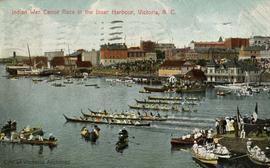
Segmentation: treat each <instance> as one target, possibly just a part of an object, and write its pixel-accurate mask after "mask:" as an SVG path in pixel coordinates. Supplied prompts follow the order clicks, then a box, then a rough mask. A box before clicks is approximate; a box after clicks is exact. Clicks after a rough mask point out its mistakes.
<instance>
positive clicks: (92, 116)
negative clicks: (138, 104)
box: [81, 112, 167, 121]
mask: <svg viewBox="0 0 270 168" xmlns="http://www.w3.org/2000/svg"><path fill="white" fill-rule="evenodd" d="M81 113H82V115H83V116H84V117H90V118H107V119H117V120H138V121H142V120H145V121H166V120H167V118H163V117H157V116H140V117H128V116H122V117H120V116H119V115H115V114H107V115H95V114H86V113H83V112H81Z"/></svg>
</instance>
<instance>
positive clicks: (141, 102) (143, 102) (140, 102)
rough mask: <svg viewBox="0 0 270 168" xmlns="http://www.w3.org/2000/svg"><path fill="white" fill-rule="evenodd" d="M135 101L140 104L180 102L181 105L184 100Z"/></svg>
mask: <svg viewBox="0 0 270 168" xmlns="http://www.w3.org/2000/svg"><path fill="white" fill-rule="evenodd" d="M135 101H136V102H137V103H139V104H179V105H181V104H182V102H180V101H164V100H137V99H135Z"/></svg>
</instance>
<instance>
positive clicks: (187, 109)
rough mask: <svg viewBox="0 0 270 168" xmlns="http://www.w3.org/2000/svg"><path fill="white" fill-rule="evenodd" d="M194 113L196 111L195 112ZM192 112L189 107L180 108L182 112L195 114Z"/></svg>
mask: <svg viewBox="0 0 270 168" xmlns="http://www.w3.org/2000/svg"><path fill="white" fill-rule="evenodd" d="M195 111H196V110H195ZM195 111H194V110H192V109H191V108H189V107H182V112H195Z"/></svg>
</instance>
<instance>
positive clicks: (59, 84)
mask: <svg viewBox="0 0 270 168" xmlns="http://www.w3.org/2000/svg"><path fill="white" fill-rule="evenodd" d="M52 86H54V87H66V86H65V85H63V84H62V83H53V84H52Z"/></svg>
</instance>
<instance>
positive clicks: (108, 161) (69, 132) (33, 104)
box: [0, 65, 270, 168]
mask: <svg viewBox="0 0 270 168" xmlns="http://www.w3.org/2000/svg"><path fill="white" fill-rule="evenodd" d="M0 73H1V75H0V94H1V95H0V115H1V117H0V125H1V126H2V125H3V124H4V123H5V122H6V121H7V120H8V119H15V120H16V121H17V122H18V128H19V130H20V129H22V128H23V127H24V126H27V125H30V126H33V127H42V128H43V129H44V130H45V132H46V134H45V137H46V135H47V136H48V134H49V133H51V132H52V133H53V134H54V135H55V136H56V137H57V138H58V139H59V144H58V146H57V147H56V148H54V149H53V150H51V149H49V148H48V147H43V148H42V147H38V146H31V145H30V146H29V145H10V144H0V167H1V168H2V167H105V168H107V167H108V168H137V167H142V168H148V167H149V168H163V167H164V168H165V167H166V168H173V167H178V168H187V167H190V168H192V167H198V165H197V164H196V163H195V162H194V161H193V160H192V158H191V155H190V153H189V152H188V151H186V150H172V149H171V145H170V139H171V137H172V136H180V135H183V134H185V133H187V132H189V131H191V130H192V129H194V128H201V127H203V128H210V127H213V125H214V119H215V118H216V117H218V116H227V115H228V116H232V115H235V113H236V106H239V108H240V112H241V113H242V114H248V115H250V114H252V112H253V111H254V107H255V102H256V101H257V102H258V104H259V116H260V117H268V118H269V117H270V113H269V111H270V110H269V107H270V106H269V99H268V96H267V95H266V94H260V95H255V96H254V97H246V98H239V97H235V96H233V95H231V96H227V97H221V98H219V97H217V96H216V95H215V92H214V90H209V91H207V93H206V94H199V95H196V96H200V97H201V98H202V101H201V102H200V104H199V105H198V106H197V107H196V108H197V109H198V112H194V113H179V112H178V113H161V114H169V115H172V116H173V117H174V118H175V119H174V120H172V121H166V122H162V123H160V122H155V123H153V124H152V126H151V127H149V128H137V127H136V128H135V127H127V130H128V131H129V134H130V137H131V138H130V143H129V147H128V148H127V149H125V150H124V151H123V153H118V152H116V151H115V143H116V142H117V139H118V137H117V133H118V131H119V129H121V128H122V127H121V126H108V125H100V126H99V127H100V128H101V135H100V138H99V139H98V141H97V143H96V144H91V143H87V142H85V141H84V140H83V139H81V137H80V129H81V128H82V126H84V124H74V123H65V119H64V117H63V116H62V114H66V115H68V116H76V115H77V116H78V115H80V110H81V109H83V111H84V112H87V109H88V108H90V109H93V110H99V109H108V110H112V111H116V110H117V111H126V110H128V109H129V108H128V104H134V103H135V100H134V99H135V98H137V99H142V98H146V97H147V96H148V94H140V93H138V91H139V90H141V88H142V87H143V86H141V85H133V87H127V86H124V85H121V84H116V85H115V86H110V84H109V83H108V82H106V81H105V79H104V78H96V79H88V81H87V83H97V84H99V86H100V88H99V89H96V88H94V87H85V86H84V85H76V84H72V85H67V86H66V87H63V88H56V87H52V86H51V83H47V82H45V81H43V82H40V83H37V84H35V83H33V82H32V80H31V79H27V78H20V79H18V80H9V79H6V77H4V75H6V73H5V67H4V66H2V65H1V66H0ZM75 83H76V82H75ZM156 95H160V96H162V95H163V96H164V95H168V94H161V93H157V94H156ZM172 95H174V94H172ZM87 126H88V127H90V126H91V125H87ZM132 137H134V138H132ZM239 165H240V164H238V166H239ZM224 167H232V165H227V166H226V165H225V166H224ZM240 167H241V166H240Z"/></svg>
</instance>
